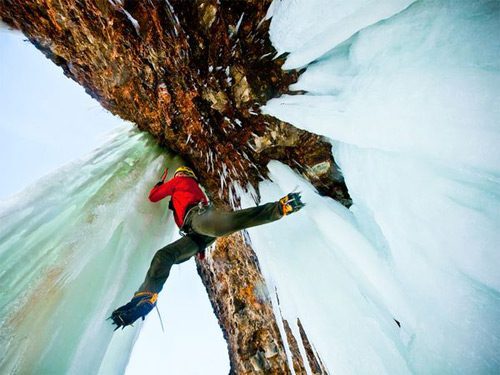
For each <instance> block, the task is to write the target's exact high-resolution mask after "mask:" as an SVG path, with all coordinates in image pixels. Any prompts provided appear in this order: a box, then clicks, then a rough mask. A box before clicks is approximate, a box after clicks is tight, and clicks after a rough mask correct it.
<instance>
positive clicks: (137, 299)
mask: <svg viewBox="0 0 500 375" xmlns="http://www.w3.org/2000/svg"><path fill="white" fill-rule="evenodd" d="M157 299H158V293H151V292H137V293H135V294H134V297H133V298H132V300H131V301H130V302H129V303H127V304H125V305H123V306H121V307H119V308H117V309H116V310H115V311H113V313H112V314H111V316H110V317H109V318H108V319H112V320H113V324H116V328H115V331H116V330H117V329H118V328H120V327H122V329H123V327H126V326H129V325H131V324H132V323H134V322H135V321H136V320H137V319H139V318H142V320H144V317H145V316H146V315H148V314H149V312H150V311H151V310H153V308H154V307H155V306H156V300H157Z"/></svg>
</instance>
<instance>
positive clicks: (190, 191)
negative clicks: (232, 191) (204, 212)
mask: <svg viewBox="0 0 500 375" xmlns="http://www.w3.org/2000/svg"><path fill="white" fill-rule="evenodd" d="M169 195H171V196H172V200H171V202H172V206H173V208H174V219H175V223H176V224H177V226H178V227H179V228H182V225H183V224H184V216H185V215H186V211H187V210H188V209H189V208H190V207H192V206H193V205H196V204H198V203H199V202H203V203H205V204H206V203H208V200H207V197H206V196H205V194H204V193H203V191H202V190H201V189H200V187H199V186H198V183H197V182H196V180H195V179H194V178H191V177H186V176H178V177H174V178H172V179H171V180H170V181H167V182H166V183H164V184H161V185H156V186H155V187H153V188H152V189H151V192H150V193H149V200H150V201H151V202H158V201H159V200H161V199H163V198H165V197H167V196H169Z"/></svg>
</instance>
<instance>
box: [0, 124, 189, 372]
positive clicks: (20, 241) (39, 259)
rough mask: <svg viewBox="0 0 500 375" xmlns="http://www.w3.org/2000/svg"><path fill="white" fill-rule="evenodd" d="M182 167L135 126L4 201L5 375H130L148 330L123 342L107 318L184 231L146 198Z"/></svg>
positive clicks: (0, 250)
mask: <svg viewBox="0 0 500 375" xmlns="http://www.w3.org/2000/svg"><path fill="white" fill-rule="evenodd" d="M178 162H179V161H178V160H177V159H176V158H173V157H171V156H169V155H166V154H165V153H164V151H161V152H160V150H159V149H158V148H157V147H156V146H155V145H154V142H153V141H151V140H150V139H149V137H148V136H145V135H140V134H138V133H137V132H135V131H131V130H129V129H128V128H126V129H122V130H120V131H118V132H117V134H116V135H115V136H114V137H113V138H112V139H111V140H110V141H109V142H108V143H107V144H106V145H105V146H103V147H102V148H100V149H98V150H97V151H96V152H95V153H93V154H92V155H91V156H90V157H88V158H87V159H85V160H82V161H77V162H74V163H71V164H69V165H66V166H64V167H63V168H61V169H59V170H58V171H56V172H54V173H52V174H51V175H49V176H47V177H45V178H44V179H42V180H40V181H38V182H37V183H35V184H34V185H32V186H30V187H29V188H27V189H25V190H24V191H22V192H21V193H19V194H18V195H17V196H15V197H13V198H12V199H11V200H10V201H7V202H3V203H2V205H1V206H0V222H1V223H2V225H1V228H0V264H1V268H0V285H1V294H0V317H1V321H0V330H1V336H0V373H3V374H8V373H19V374H27V373H30V374H65V373H70V374H71V373H74V374H76V373H77V374H95V373H98V372H100V373H104V374H110V373H123V372H124V369H125V366H126V364H127V361H128V355H129V353H130V351H131V349H132V346H133V343H134V340H135V337H136V335H137V333H138V326H140V325H141V323H139V324H137V325H136V327H135V328H130V329H127V330H125V331H123V332H122V333H121V334H120V335H119V337H117V335H115V336H113V333H112V332H113V329H112V326H111V324H110V323H109V321H107V322H106V321H105V318H106V317H108V316H109V315H110V313H111V311H112V310H113V309H114V308H116V306H119V305H121V304H123V303H124V302H126V301H128V300H129V298H130V293H131V291H133V290H135V288H136V287H137V286H138V285H140V283H141V281H142V278H143V277H144V271H145V269H147V266H148V265H149V262H150V260H151V257H152V254H153V253H154V251H156V249H158V248H159V247H161V246H163V245H164V244H165V243H167V242H168V241H169V240H170V238H171V237H172V235H173V234H174V231H176V230H175V229H174V224H173V220H171V219H170V218H166V217H165V215H170V214H169V213H167V212H168V210H166V207H165V204H164V203H161V204H156V205H153V204H151V203H150V202H149V200H148V199H147V194H148V191H149V189H150V187H151V186H152V185H153V184H154V183H155V181H156V180H157V178H158V175H160V174H161V172H160V169H161V168H162V167H163V166H164V165H170V166H171V170H173V169H174V168H175V166H176V165H177V164H178ZM166 225H167V227H166Z"/></svg>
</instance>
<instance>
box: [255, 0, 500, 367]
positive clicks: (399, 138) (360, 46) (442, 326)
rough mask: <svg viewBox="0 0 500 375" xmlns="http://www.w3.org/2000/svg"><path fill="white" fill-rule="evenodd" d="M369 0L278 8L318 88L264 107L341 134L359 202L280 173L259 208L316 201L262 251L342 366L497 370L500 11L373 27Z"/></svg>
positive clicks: (409, 12) (295, 312)
mask: <svg viewBox="0 0 500 375" xmlns="http://www.w3.org/2000/svg"><path fill="white" fill-rule="evenodd" d="M329 3H330V2H329ZM363 4H365V3H361V2H360V3H359V4H358V3H355V2H353V3H349V4H347V3H345V4H343V6H338V7H332V8H333V9H330V8H328V7H326V6H325V4H323V3H322V2H319V1H314V2H300V1H299V2H296V1H282V2H281V3H278V4H277V5H276V4H275V6H274V9H273V19H272V24H271V39H272V41H273V43H274V44H275V46H276V48H277V49H278V51H280V52H284V51H288V52H291V55H290V56H289V57H288V62H290V63H287V65H285V67H288V68H290V67H299V66H304V65H305V64H308V63H309V65H308V66H307V70H306V72H305V73H304V74H303V75H302V76H301V77H300V78H299V81H298V83H296V84H295V85H293V86H292V89H295V90H306V91H307V93H306V94H305V95H293V96H283V97H281V98H277V99H273V100H271V101H270V102H269V103H267V105H266V107H265V112H266V113H269V114H271V115H274V116H276V117H278V118H280V119H282V120H285V121H288V122H290V123H292V124H294V125H296V126H298V127H300V128H303V129H306V130H309V131H312V132H315V133H319V134H322V135H325V136H326V137H328V138H329V139H330V140H331V143H332V145H333V152H334V155H335V157H336V161H337V163H338V164H339V165H340V167H341V169H342V171H343V173H344V176H345V179H346V183H347V186H348V188H349V192H350V194H351V197H352V198H353V203H354V204H353V206H352V207H351V208H350V210H346V209H344V208H343V207H341V206H339V205H338V204H336V203H335V202H332V201H331V200H328V199H326V198H321V197H319V196H318V195H317V194H315V193H314V191H313V189H312V188H311V187H310V186H309V185H308V184H307V183H305V182H303V181H301V179H300V178H298V177H297V176H296V175H294V174H293V173H292V172H291V171H290V170H288V169H287V168H286V167H284V166H282V165H280V164H278V163H271V165H270V170H271V172H272V178H273V180H274V181H275V184H269V183H263V184H262V186H261V188H262V192H263V201H266V200H274V199H276V198H277V197H279V196H280V195H281V194H284V193H286V192H288V190H291V189H293V188H294V187H295V186H296V185H299V186H300V187H301V189H302V190H303V191H304V192H305V200H306V202H307V203H308V206H307V207H306V208H305V210H304V211H303V212H301V213H299V214H297V215H296V217H293V216H292V217H290V218H285V219H284V220H282V221H280V222H279V223H276V224H273V225H271V226H269V227H267V226H266V227H261V228H255V229H252V230H250V233H251V238H252V241H253V243H254V245H255V247H256V249H257V252H258V255H259V259H260V261H261V262H262V263H263V268H264V270H265V273H266V277H267V278H268V279H269V280H270V282H271V283H274V285H275V286H276V287H277V289H278V293H279V295H280V302H281V305H282V306H281V308H282V312H283V314H284V315H285V317H286V318H287V319H288V320H289V321H291V322H293V321H295V319H296V318H297V317H299V318H300V319H301V320H302V322H303V323H304V327H305V329H306V331H307V333H308V334H310V337H311V339H312V342H313V343H314V345H315V346H316V349H317V350H318V352H319V353H320V355H321V357H322V359H323V360H324V361H325V363H326V365H327V367H328V368H329V369H330V371H331V372H333V373H340V374H351V373H362V374H365V373H387V374H395V373H397V374H400V373H406V372H411V373H419V374H420V373H422V374H423V373H425V374H428V373H432V374H442V373H463V374H471V373H481V374H482V373H496V372H498V371H500V362H499V361H500V360H499V357H498V355H497V353H499V352H500V326H499V325H498V319H499V317H500V274H499V273H498V269H499V266H500V254H499V252H498V246H499V244H500V200H499V198H500V180H499V177H500V151H499V150H500V147H499V145H500V129H499V125H500V106H499V105H498V103H499V102H500V101H499V99H500V89H499V88H500V74H499V72H500V63H499V61H500V59H499V57H500V39H499V38H498V37H497V36H498V30H500V3H499V2H491V1H490V2H487V1H476V2H459V3H457V2H452V1H449V2H447V1H418V2H415V3H414V4H412V5H411V6H409V7H407V8H406V9H404V10H403V9H401V10H402V11H400V12H399V13H396V12H394V13H393V15H392V16H391V17H386V16H380V17H379V19H378V20H377V19H371V20H370V22H369V23H367V22H365V21H366V19H365V18H364V15H363V13H362V12H361V13H360V12H356V9H355V8H356V7H357V6H362V5H363ZM366 4H369V2H366ZM394 4H395V3H394ZM400 5H403V4H402V3H400ZM366 6H368V5H366ZM335 11H338V12H339V13H338V14H336V16H335V17H336V18H331V17H330V16H327V15H328V14H329V13H328V12H335ZM371 14H373V13H371ZM326 17H329V20H330V21H328V22H331V24H330V25H328V26H327V25H325V23H324V22H323V21H324V19H325V18H326ZM347 17H350V18H349V19H350V20H349V27H351V29H349V36H351V35H352V36H351V37H347V38H344V34H342V33H344V32H345V31H346V29H345V28H344V26H345V25H344V24H343V22H344V21H343V20H345V19H347ZM336 27H341V28H342V32H341V33H340V34H337V31H338V30H337V29H336ZM322 28H325V30H326V31H324V30H322ZM286 30H288V33H287V32H285V31H286ZM336 30H337V31H336ZM325 32H326V33H330V35H329V36H328V37H327V38H325V36H324V34H325ZM315 38H318V39H321V41H322V42H321V43H319V44H318V43H316V41H317V40H318V39H315ZM323 42H324V43H325V44H323ZM338 42H341V43H340V44H339V43H338ZM326 44H328V45H329V46H327V45H326ZM311 51H314V53H311ZM313 60H314V61H313ZM247 204H250V202H247ZM393 318H394V319H397V320H399V321H400V322H401V324H402V328H401V329H399V328H398V327H397V326H396V324H395V323H394V321H393V320H392V319H393Z"/></svg>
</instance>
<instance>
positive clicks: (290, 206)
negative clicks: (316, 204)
mask: <svg viewBox="0 0 500 375" xmlns="http://www.w3.org/2000/svg"><path fill="white" fill-rule="evenodd" d="M279 202H280V205H281V213H282V214H283V216H286V215H289V214H292V213H294V212H297V211H298V210H300V209H301V208H302V207H304V206H305V203H303V202H302V200H301V197H300V193H289V194H287V195H286V196H284V197H283V198H281V199H280V200H279Z"/></svg>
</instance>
